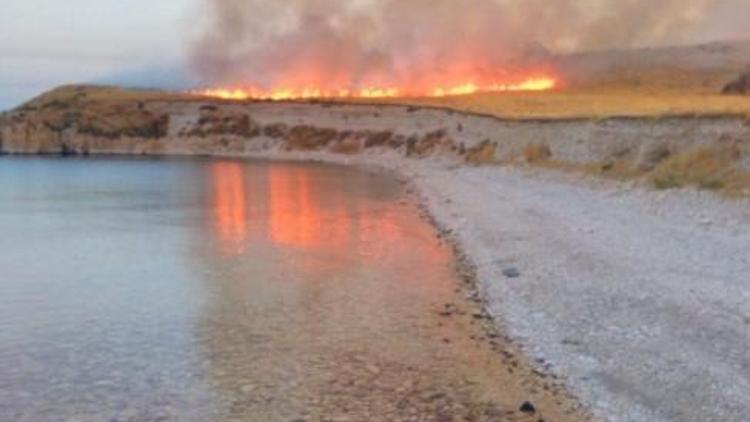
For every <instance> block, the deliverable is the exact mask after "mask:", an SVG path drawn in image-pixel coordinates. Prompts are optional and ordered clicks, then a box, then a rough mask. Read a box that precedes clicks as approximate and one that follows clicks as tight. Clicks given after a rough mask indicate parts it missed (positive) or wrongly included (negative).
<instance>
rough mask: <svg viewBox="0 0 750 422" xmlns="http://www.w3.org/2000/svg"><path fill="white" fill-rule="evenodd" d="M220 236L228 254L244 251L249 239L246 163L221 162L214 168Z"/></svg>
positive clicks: (215, 203)
mask: <svg viewBox="0 0 750 422" xmlns="http://www.w3.org/2000/svg"><path fill="white" fill-rule="evenodd" d="M211 175H212V181H213V192H214V200H213V212H214V217H215V218H214V222H215V225H214V226H215V229H216V237H217V239H218V240H219V244H220V247H221V249H222V251H223V252H224V253H226V254H239V253H242V252H244V248H245V245H246V244H247V240H248V235H249V233H248V229H247V225H248V213H247V206H248V197H247V196H248V193H247V189H246V185H245V173H244V169H243V167H242V165H241V164H240V163H236V162H217V163H215V164H213V166H212V167H211Z"/></svg>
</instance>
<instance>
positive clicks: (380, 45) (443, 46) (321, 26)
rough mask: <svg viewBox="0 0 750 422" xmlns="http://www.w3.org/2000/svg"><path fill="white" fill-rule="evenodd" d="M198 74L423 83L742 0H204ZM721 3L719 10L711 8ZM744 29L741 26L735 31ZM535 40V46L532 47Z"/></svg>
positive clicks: (668, 27)
mask: <svg viewBox="0 0 750 422" xmlns="http://www.w3.org/2000/svg"><path fill="white" fill-rule="evenodd" d="M203 7H204V9H205V10H204V13H203V16H204V18H205V22H204V23H205V27H203V28H202V29H201V30H200V31H201V33H200V34H198V36H197V39H196V41H195V42H194V44H193V45H192V64H193V69H194V70H195V71H196V72H197V74H198V76H199V77H200V78H201V80H202V81H203V82H204V83H206V84H252V85H255V86H260V87H263V88H270V87H278V86H280V85H284V86H292V87H300V86H322V87H333V86H336V87H340V86H346V87H364V86H388V85H393V84H399V85H408V86H422V85H424V86H427V85H431V84H432V85H435V84H446V83H454V82H457V81H459V80H460V78H461V77H465V76H466V75H467V74H471V75H475V76H477V77H479V78H480V79H492V78H495V79H497V78H498V77H500V76H503V75H505V76H508V75H509V74H512V73H513V72H516V71H518V69H520V68H523V67H524V66H530V65H532V64H533V65H535V66H538V63H537V64H534V63H533V61H532V62H531V64H530V62H529V58H530V57H531V58H535V59H539V57H540V56H544V53H545V52H544V49H543V48H541V47H540V44H541V45H544V46H546V47H547V48H549V49H550V50H552V51H557V52H569V51H580V50H589V49H606V48H624V47H638V46H648V45H660V44H671V43H681V42H685V41H694V39H693V38H694V37H696V36H698V35H696V34H701V31H704V30H706V28H711V27H712V26H717V27H719V26H720V25H717V22H716V19H717V17H716V16H715V14H716V13H714V11H715V10H720V11H723V12H721V13H722V14H726V15H734V14H733V13H732V12H736V13H739V14H746V13H747V12H748V10H750V0H204V3H203ZM717 13H718V12H717ZM743 35H744V34H743ZM530 46H531V47H533V48H530Z"/></svg>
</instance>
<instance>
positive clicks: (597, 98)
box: [389, 88, 750, 119]
mask: <svg viewBox="0 0 750 422" xmlns="http://www.w3.org/2000/svg"><path fill="white" fill-rule="evenodd" d="M389 102H404V101H403V100H393V101H389ZM405 102H406V103H408V104H411V105H418V106H435V107H448V108H451V109H456V110H460V111H468V112H472V113H480V114H489V115H493V116H497V117H502V118H513V119H561V118H566V119H567V118H594V119H601V118H607V117H620V116H633V117H664V116H672V115H723V114H745V115H750V98H748V97H742V96H727V95H718V94H695V93H675V92H661V93H659V92H643V91H641V92H638V91H636V92H633V91H626V90H620V89H614V88H613V89H610V90H608V89H602V88H599V89H596V90H571V91H565V90H561V91H557V92H542V93H517V94H474V95H467V96H460V97H444V98H421V99H409V100H406V101H405Z"/></svg>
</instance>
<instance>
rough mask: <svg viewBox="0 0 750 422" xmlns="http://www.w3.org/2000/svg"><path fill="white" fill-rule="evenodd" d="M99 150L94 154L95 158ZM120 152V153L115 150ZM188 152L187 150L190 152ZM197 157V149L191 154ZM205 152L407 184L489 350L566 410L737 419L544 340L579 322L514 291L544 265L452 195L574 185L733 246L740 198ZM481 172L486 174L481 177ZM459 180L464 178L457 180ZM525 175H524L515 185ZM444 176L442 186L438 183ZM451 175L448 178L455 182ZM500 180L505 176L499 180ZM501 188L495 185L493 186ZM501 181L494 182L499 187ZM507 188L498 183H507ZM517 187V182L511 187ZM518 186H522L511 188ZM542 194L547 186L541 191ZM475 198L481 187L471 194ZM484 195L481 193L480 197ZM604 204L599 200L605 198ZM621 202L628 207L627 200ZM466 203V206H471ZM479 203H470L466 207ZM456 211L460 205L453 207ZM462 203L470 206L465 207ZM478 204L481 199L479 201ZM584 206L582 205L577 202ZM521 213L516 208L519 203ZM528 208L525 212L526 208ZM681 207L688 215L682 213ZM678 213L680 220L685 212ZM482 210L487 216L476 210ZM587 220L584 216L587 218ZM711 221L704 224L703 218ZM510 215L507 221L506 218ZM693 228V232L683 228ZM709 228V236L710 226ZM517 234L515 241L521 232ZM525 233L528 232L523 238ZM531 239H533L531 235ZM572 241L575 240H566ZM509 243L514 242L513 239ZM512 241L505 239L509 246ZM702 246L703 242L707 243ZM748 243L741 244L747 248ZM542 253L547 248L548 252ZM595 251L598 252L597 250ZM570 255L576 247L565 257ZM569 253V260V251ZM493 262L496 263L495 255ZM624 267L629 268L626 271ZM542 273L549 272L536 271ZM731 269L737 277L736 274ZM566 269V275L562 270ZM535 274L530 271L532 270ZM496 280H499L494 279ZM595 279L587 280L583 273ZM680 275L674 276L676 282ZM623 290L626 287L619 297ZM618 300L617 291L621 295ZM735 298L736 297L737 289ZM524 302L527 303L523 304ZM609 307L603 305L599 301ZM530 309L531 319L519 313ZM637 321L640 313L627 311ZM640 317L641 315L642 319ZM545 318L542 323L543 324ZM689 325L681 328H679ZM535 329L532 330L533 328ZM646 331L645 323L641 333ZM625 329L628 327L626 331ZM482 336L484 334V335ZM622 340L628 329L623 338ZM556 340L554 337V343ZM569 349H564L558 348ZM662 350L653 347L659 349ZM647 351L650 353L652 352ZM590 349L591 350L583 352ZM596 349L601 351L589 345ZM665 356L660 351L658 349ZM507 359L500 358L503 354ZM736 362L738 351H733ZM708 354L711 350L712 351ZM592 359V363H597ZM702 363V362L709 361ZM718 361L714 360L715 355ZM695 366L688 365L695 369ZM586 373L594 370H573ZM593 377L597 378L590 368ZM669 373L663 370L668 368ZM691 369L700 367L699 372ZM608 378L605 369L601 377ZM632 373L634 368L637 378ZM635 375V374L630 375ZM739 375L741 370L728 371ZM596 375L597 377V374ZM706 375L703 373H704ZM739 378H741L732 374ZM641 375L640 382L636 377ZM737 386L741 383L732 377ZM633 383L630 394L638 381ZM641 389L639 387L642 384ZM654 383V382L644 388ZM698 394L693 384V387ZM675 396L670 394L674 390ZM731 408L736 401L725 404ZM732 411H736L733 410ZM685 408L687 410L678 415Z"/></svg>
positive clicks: (743, 216)
mask: <svg viewBox="0 0 750 422" xmlns="http://www.w3.org/2000/svg"><path fill="white" fill-rule="evenodd" d="M95 156H98V155H95ZM122 157H126V156H122ZM164 157H184V158H191V156H190V155H187V154H184V155H172V156H162V157H160V158H164ZM192 157H194V156H192ZM199 158H202V156H199ZM206 158H213V159H217V158H218V159H220V158H226V159H237V160H266V161H287V162H310V163H324V164H329V165H345V166H350V167H355V168H358V169H360V170H362V171H366V172H371V173H388V174H391V175H393V176H395V177H396V178H397V179H398V180H400V181H401V182H402V183H404V184H406V192H407V194H408V195H409V196H411V197H412V198H414V200H415V203H416V204H417V206H418V207H419V208H420V211H421V212H420V214H421V215H422V217H423V218H424V219H425V220H426V221H427V222H428V223H429V224H430V225H431V226H432V227H434V229H435V231H436V236H437V237H438V238H439V239H441V240H442V241H445V242H447V243H449V244H450V245H451V247H452V248H453V249H454V252H455V256H456V261H457V262H456V270H457V276H458V277H459V280H460V281H462V283H461V284H462V286H461V289H462V290H463V291H465V292H466V293H467V295H468V296H469V300H471V301H472V302H474V303H476V304H477V305H478V306H479V307H480V308H481V309H482V313H483V314H486V315H484V316H483V318H482V321H483V322H486V323H488V324H490V327H489V330H490V331H487V328H485V331H486V332H488V333H491V332H492V331H491V330H497V331H496V332H497V333H498V334H497V335H498V336H499V340H500V342H499V344H496V345H494V346H496V347H493V348H495V350H496V351H498V352H499V354H500V356H503V355H505V354H506V353H512V354H516V353H517V354H520V355H521V357H522V360H523V361H524V362H528V363H529V370H530V372H531V375H532V376H534V377H538V379H540V380H544V381H545V382H551V383H552V384H553V385H555V386H556V387H557V388H560V389H561V390H562V391H565V392H566V393H567V394H566V400H567V401H568V402H571V403H574V404H575V408H574V411H577V412H584V413H590V414H592V415H593V418H595V419H601V420H615V421H619V420H654V421H662V420H663V421H669V420H696V421H697V420H701V417H705V416H706V415H713V416H722V420H741V419H736V418H737V416H736V415H739V414H741V413H740V412H742V411H743V409H742V406H739V405H738V403H737V402H736V401H735V402H734V403H733V404H732V403H729V404H724V405H723V406H725V407H726V409H724V410H725V411H729V412H731V413H725V414H723V415H718V414H716V413H714V412H715V411H717V410H716V409H708V410H706V409H705V408H704V410H703V411H704V412H708V413H706V414H700V413H695V414H692V418H691V417H689V415H690V413H688V414H683V415H679V416H678V415H677V414H672V415H670V414H669V413H662V412H660V409H658V408H656V407H650V406H649V401H645V402H644V401H643V398H642V397H639V396H637V395H636V396H633V395H632V394H631V393H629V392H628V391H625V392H622V391H618V390H617V388H614V389H613V388H612V384H610V385H608V384H607V382H606V379H604V378H601V377H602V376H603V375H606V374H608V372H607V371H610V370H611V371H612V372H613V374H612V375H611V376H612V377H614V378H612V379H617V378H618V377H622V376H626V377H627V376H628V373H629V372H630V371H631V370H630V369H629V368H627V366H626V367H625V368H624V369H623V368H619V369H618V368H617V366H618V365H615V367H610V368H609V369H607V364H606V362H605V361H601V359H602V358H604V357H605V356H606V355H604V356H603V355H600V354H599V355H597V353H593V351H588V352H585V353H583V352H582V351H580V350H576V349H581V348H584V346H583V343H581V341H580V340H576V339H563V340H561V341H558V342H552V341H550V338H549V337H547V336H548V335H549V332H547V333H545V332H544V331H545V330H550V331H551V332H553V334H552V335H554V331H555V330H556V329H561V330H563V331H564V330H565V329H567V328H569V327H570V326H574V325H576V324H578V325H580V324H581V323H582V321H566V320H565V319H564V318H563V320H561V321H550V320H549V319H545V317H544V316H541V317H540V316H539V315H538V314H539V312H540V309H539V306H538V304H534V296H533V295H532V296H528V295H529V294H530V293H529V292H528V291H521V292H520V293H519V292H514V290H515V289H519V290H523V289H524V285H523V283H524V282H527V281H528V278H527V277H528V276H529V273H532V274H533V273H534V272H536V271H537V269H538V268H535V267H543V265H536V264H534V263H533V262H530V263H529V262H525V260H524V259H521V258H519V257H511V258H505V257H502V258H498V256H501V255H506V254H510V255H515V254H517V252H515V251H498V250H495V249H494V248H492V247H488V245H487V242H486V241H482V239H481V238H480V237H478V236H477V233H476V231H477V227H476V225H479V226H480V227H479V229H480V232H484V234H485V235H490V236H494V235H495V234H496V233H494V232H498V231H501V232H502V231H508V227H505V226H504V225H503V224H502V222H500V223H499V224H500V225H499V226H496V227H493V228H490V229H487V228H482V227H481V225H482V223H483V221H482V218H478V219H476V220H475V221H472V217H471V216H470V215H469V214H471V211H469V209H472V208H476V207H473V206H472V205H473V201H467V200H466V199H465V198H462V197H461V195H460V193H461V192H463V191H462V189H464V188H471V190H479V191H481V190H482V189H486V188H488V186H489V187H491V186H492V185H494V184H495V183H494V182H497V181H498V180H500V181H502V178H508V179H510V180H511V182H510V183H511V186H512V185H513V184H514V183H529V184H531V185H535V184H536V185H540V186H545V187H546V188H547V189H550V190H552V191H553V190H555V189H556V188H564V189H571V190H573V191H578V193H579V194H580V195H583V197H594V198H596V197H599V198H598V199H605V200H606V201H608V202H609V201H612V202H618V203H617V204H613V205H611V206H609V205H607V206H609V207H611V208H616V207H618V206H621V205H623V204H625V205H631V206H632V203H634V204H641V205H643V204H645V205H646V207H645V208H646V209H645V210H639V209H637V208H635V207H633V208H623V209H621V210H620V211H622V213H624V214H630V213H634V212H643V211H645V212H646V213H647V214H648V213H652V214H654V215H655V216H657V217H658V216H659V215H661V216H662V217H663V215H665V214H666V215H669V213H670V212H674V211H675V209H677V208H675V207H678V208H680V207H681V208H683V210H682V213H683V214H685V215H679V213H674V215H673V216H672V217H673V218H676V217H685V218H679V219H677V220H678V221H677V224H676V226H677V227H678V228H680V229H681V227H682V226H685V227H686V228H689V229H690V230H694V229H695V228H697V230H699V231H705V232H710V231H712V230H714V229H716V230H717V231H725V230H726V229H727V228H730V229H732V230H734V235H733V236H734V238H735V239H734V240H736V241H737V242H738V244H739V245H748V243H750V242H748V240H750V239H746V236H743V234H744V233H745V232H744V231H743V230H742V228H741V227H742V224H748V223H750V212H748V210H750V208H748V207H747V201H745V200H728V199H722V198H720V197H718V196H717V195H715V194H713V193H709V192H699V191H696V190H693V189H686V190H681V191H652V190H648V189H646V188H644V187H642V186H634V185H633V184H632V183H630V184H629V183H622V182H616V181H608V180H601V179H594V178H591V177H589V178H582V177H578V176H575V175H570V174H563V173H559V172H555V171H547V170H538V169H519V168H514V167H468V166H465V165H458V164H456V163H455V162H453V161H451V160H444V161H442V162H441V161H432V160H410V159H405V158H404V157H401V156H398V155H396V154H394V153H392V152H385V153H382V154H362V155H356V156H344V155H336V154H332V153H327V152H290V151H266V152H263V153H251V154H241V155H232V154H218V155H212V156H206ZM469 177H479V178H480V182H479V183H473V182H474V180H471V179H468V178H469ZM484 177H486V179H483V178H484ZM464 179H465V180H464ZM522 180H524V181H525V182H522ZM441 181H442V182H445V183H441ZM454 182H455V183H454ZM503 183H506V184H507V183H508V181H504V182H503ZM452 184H455V185H457V186H453V187H452V189H449V190H448V191H444V190H445V188H448V187H451V186H450V185H452ZM501 185H502V184H501ZM501 187H502V186H501ZM506 187H507V186H506ZM516 188H518V187H516ZM520 189H521V190H523V187H521V188H520ZM546 193H548V194H549V193H551V191H548V192H546ZM479 195H480V196H481V192H480V194H479ZM484 199H488V198H482V200H484ZM505 201H506V202H507V203H508V204H509V205H508V207H510V208H518V207H523V204H515V203H513V202H512V201H509V200H508V199H507V198H506V199H505ZM608 202H607V203H608ZM629 202H630V203H631V204H629ZM474 204H475V203H474ZM475 205H476V206H479V204H475ZM462 206H463V207H464V208H461V207H462ZM466 207H469V209H466ZM482 207H486V205H485V204H482V206H480V208H482ZM486 208H487V210H488V211H492V210H495V209H496V210H498V211H501V210H502V206H498V204H497V203H491V204H490V206H489V207H486ZM584 208H585V207H584ZM521 211H523V210H521ZM527 211H528V210H527ZM687 214H690V215H687ZM686 215H687V217H686ZM483 217H486V216H483ZM589 217H590V215H589ZM709 219H710V220H711V221H708V220H709ZM511 223H512V222H507V223H506V224H508V225H512V224H511ZM519 229H520V230H521V231H523V230H527V229H528V227H523V226H521V227H520V228H519ZM600 231H604V232H606V228H605V229H602V228H601V227H594V228H589V227H583V228H580V230H577V233H578V235H580V236H583V237H590V236H596V235H597V233H598V232H600ZM536 234H537V233H533V232H531V233H525V234H524V236H527V237H528V236H531V238H533V237H534V235H536ZM691 234H693V235H695V234H698V235H700V234H701V233H700V232H697V233H691ZM709 234H710V233H709ZM511 235H512V236H510V237H519V235H518V234H517V233H511ZM520 240H521V241H523V239H520ZM532 240H533V239H532ZM536 240H537V241H540V239H536ZM574 240H575V239H574ZM513 241H518V239H514V240H513ZM513 241H511V242H510V243H512V242H513ZM541 243H542V244H544V243H545V241H544V239H541ZM707 246H709V247H710V246H711V245H707ZM748 246H750V245H748ZM548 252H549V251H548ZM552 252H554V253H550V254H547V255H546V256H542V257H540V258H541V259H542V260H545V259H546V260H562V264H563V266H562V267H560V268H562V269H564V270H565V271H571V270H572V269H575V266H573V268H570V267H569V266H566V265H565V262H564V261H565V259H564V257H561V255H563V254H562V253H560V252H559V251H558V252H555V251H554V250H553V251H552ZM600 252H601V251H600ZM574 255H575V254H574ZM586 258H587V257H586V256H584V257H583V261H585V260H586ZM571 259H575V258H571ZM501 261H502V262H501ZM738 265H740V266H742V267H743V268H747V269H748V270H750V263H748V262H747V261H745V262H739V263H738ZM510 268H515V269H516V271H520V273H521V274H520V277H513V278H510V277H506V276H505V275H503V272H504V271H505V270H508V269H510ZM625 270H626V271H627V270H629V268H625ZM582 272H584V273H583V274H581V275H577V274H576V275H574V276H577V277H581V278H586V277H587V274H585V269H584V271H582ZM545 274H546V276H547V277H549V276H551V274H548V273H545ZM739 274H740V273H737V274H736V276H739ZM570 276H571V274H568V275H566V277H570ZM534 277H536V274H534ZM499 280H502V281H504V282H503V283H498V281H499ZM517 280H521V284H517V282H516V281H517ZM589 281H593V282H595V280H589ZM678 282H679V280H678ZM506 283H513V285H506V286H503V284H506ZM534 283H537V285H535V286H533V288H532V290H531V291H532V292H537V293H539V292H540V291H539V290H538V289H539V288H544V289H546V287H544V286H545V285H546V284H547V283H546V282H544V281H541V284H540V280H537V279H535V280H534ZM554 284H555V283H552V285H551V286H549V289H550V290H554V289H558V288H560V286H555V285H554ZM623 293H624V292H623V291H617V290H615V291H614V292H612V293H611V295H612V297H619V296H620V295H623ZM625 295H626V294H625ZM624 297H626V296H624ZM740 297H741V296H740ZM557 299H564V300H571V297H570V295H569V294H567V293H563V294H562V295H561V296H560V297H559V298H555V300H557ZM572 299H573V300H579V298H577V297H573V298H572ZM600 299H603V298H601V297H597V292H594V294H592V295H591V296H590V297H589V298H580V300H581V302H582V303H587V302H586V301H587V300H588V301H591V300H593V301H594V302H592V303H595V301H597V300H600ZM528 300H531V302H526V303H525V304H524V301H528ZM608 306H611V305H608ZM739 306H740V308H738V310H737V312H739V313H740V314H741V313H742V309H743V308H742V307H743V306H746V305H741V304H740V305H739ZM529 315H531V317H532V318H531V320H527V319H528V318H529ZM634 317H635V318H636V319H638V318H639V315H634ZM643 322H644V323H646V324H648V323H647V322H645V321H643ZM591 324H594V325H596V324H599V321H597V320H596V319H589V320H586V321H583V325H582V327H579V328H583V329H584V332H585V330H586V329H588V328H587V326H590V325H591ZM744 324H750V318H748V319H747V320H746V322H744ZM550 325H551V327H550ZM685 328H688V327H685ZM642 329H643V328H640V329H639V328H634V330H636V331H638V330H642ZM535 331H539V333H537V334H535V333H534V332H535ZM646 331H648V330H646ZM625 334H627V332H625ZM490 337H491V336H490ZM625 338H627V335H626V336H625ZM605 340H607V342H609V341H619V340H617V339H615V338H612V339H609V338H607V339H605ZM738 341H740V342H742V341H743V338H742V336H741V335H740V338H739V339H738ZM555 343H557V344H555ZM619 347H624V348H625V349H623V350H624V351H627V352H628V353H637V350H638V348H637V347H635V348H634V350H627V348H628V345H627V344H619ZM565 349H569V350H565ZM659 350H661V349H659ZM652 352H654V351H653V350H652ZM592 353H593V354H592ZM598 353H601V352H598ZM664 353H667V351H666V350H665V351H664ZM506 357H507V355H506ZM719 358H721V356H719ZM739 358H740V360H742V357H741V356H740V357H739ZM714 359H716V357H714ZM597 361H599V362H597ZM709 363H710V362H705V364H709ZM718 363H719V364H722V365H723V363H721V362H718ZM660 369H662V370H664V371H666V372H667V373H669V372H670V371H672V370H673V369H674V368H670V367H665V368H660ZM694 369H695V368H694ZM618 370H624V372H622V373H618ZM582 372H583V373H585V374H594V375H583V376H582V375H581V374H582ZM597 374H598V375H597ZM667 375H668V374H667ZM698 375H700V374H698ZM607 376H610V375H607ZM639 376H640V375H639ZM639 376H637V377H636V378H638V377H639ZM737 376H739V377H740V379H741V378H742V374H739V375H737ZM597 377H599V378H597ZM603 379H604V381H602V380H603ZM708 381H710V382H713V381H711V380H708ZM740 381H741V380H740ZM643 382H645V380H643ZM740 384H741V382H740ZM634 387H636V391H637V388H638V387H641V386H634ZM643 388H646V387H645V386H643ZM651 388H653V386H651ZM728 388H730V389H734V390H736V391H734V394H735V397H737V400H740V401H741V400H743V399H742V398H743V397H750V396H746V395H745V394H750V390H748V391H744V387H743V386H742V385H739V386H734V387H733V388H732V387H728ZM698 391H701V390H698ZM698 391H693V392H692V393H691V391H686V392H684V393H686V394H687V395H686V396H683V397H682V399H685V398H686V397H687V398H689V397H690V396H691V395H692V394H694V393H696V392H698ZM673 393H674V392H673ZM671 398H672V399H673V400H676V399H679V398H680V397H671ZM682 405H684V400H683V401H681V402H680V403H679V404H678V406H682ZM733 406H738V407H733ZM734 412H737V413H734ZM686 415H688V417H685V416H686Z"/></svg>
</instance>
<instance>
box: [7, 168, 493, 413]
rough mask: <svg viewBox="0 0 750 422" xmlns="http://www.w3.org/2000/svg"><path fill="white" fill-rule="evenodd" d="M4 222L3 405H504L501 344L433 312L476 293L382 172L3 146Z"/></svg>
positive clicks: (316, 408) (104, 408) (446, 409)
mask: <svg viewBox="0 0 750 422" xmlns="http://www.w3.org/2000/svg"><path fill="white" fill-rule="evenodd" d="M0 234H1V236H0V269H1V270H0V420H3V421H5V420H13V421H22V420H28V421H46V420H50V421H53V420H54V421H57V420H84V421H85V420H97V421H98V420H139V421H140V420H281V421H284V420H295V419H304V420H321V419H325V418H329V417H330V418H339V419H340V420H347V419H346V418H347V417H348V418H351V420H367V419H384V420H385V419H390V420H392V419H396V418H399V417H401V418H408V417H413V416H414V415H422V416H423V418H422V419H430V418H435V419H440V418H441V417H442V418H444V419H445V420H450V419H447V418H453V417H457V416H461V417H467V418H469V417H476V416H477V415H479V413H477V412H480V413H481V415H484V416H482V417H483V418H484V417H486V418H489V419H492V418H493V417H495V416H498V415H499V412H501V410H500V404H498V403H499V401H498V395H499V394H500V393H499V391H502V389H503V388H505V386H503V385H501V384H502V382H501V378H499V375H498V374H500V373H501V372H502V373H505V372H504V370H503V368H502V367H501V366H500V365H499V364H498V362H497V360H496V355H495V354H494V353H492V352H491V351H489V350H488V349H487V348H483V347H482V346H481V345H479V344H478V343H476V342H475V341H474V340H473V339H471V338H470V336H471V337H474V335H473V334H472V333H474V334H476V333H477V332H478V331H479V330H476V329H474V331H472V328H470V327H471V326H472V324H473V321H471V319H472V318H471V316H470V315H469V316H466V317H465V318H463V319H461V318H457V319H446V318H445V315H442V316H441V315H440V313H441V312H442V313H443V314H444V313H445V312H444V310H445V309H446V308H445V306H446V304H450V306H451V307H456V308H459V309H461V308H466V307H467V306H469V305H467V304H466V303H465V302H464V300H463V299H461V298H462V297H463V295H462V294H460V293H458V291H457V286H458V284H459V283H458V282H457V280H456V275H455V272H454V257H453V255H452V252H451V250H450V248H448V247H446V246H444V245H441V244H440V243H439V242H438V241H437V239H436V238H435V236H434V234H433V231H432V228H431V227H429V226H428V225H427V224H426V223H424V222H423V221H422V220H421V219H420V217H419V214H418V211H417V209H416V207H415V206H414V204H413V203H412V202H411V201H410V200H409V198H408V196H407V195H406V193H405V192H404V190H403V188H402V186H401V185H400V184H399V183H398V182H397V181H396V180H394V179H391V178H388V177H384V176H382V175H370V174H367V173H363V172H358V171H355V170H352V169H347V168H343V167H335V166H322V165H303V164H285V163H259V162H240V161H221V160H217V161H209V160H206V161H200V160H197V161H187V160H122V159H89V160H78V159H71V160H67V159H42V158H9V157H3V158H0ZM466 309H468V308H466ZM455 313H456V314H457V315H461V314H462V312H460V311H457V312H455ZM477 335H478V334H477ZM493 412H494V413H493ZM493 415H494V416H493Z"/></svg>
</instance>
